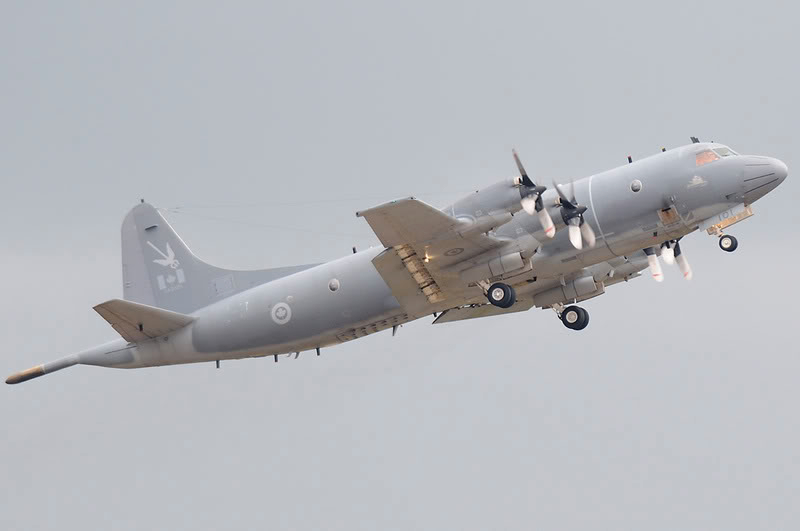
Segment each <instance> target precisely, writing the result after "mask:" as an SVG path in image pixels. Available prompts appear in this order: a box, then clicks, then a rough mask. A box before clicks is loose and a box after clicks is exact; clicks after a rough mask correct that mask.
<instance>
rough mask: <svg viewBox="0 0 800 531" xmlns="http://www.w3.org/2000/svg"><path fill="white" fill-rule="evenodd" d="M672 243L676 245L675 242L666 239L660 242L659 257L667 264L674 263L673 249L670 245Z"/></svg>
mask: <svg viewBox="0 0 800 531" xmlns="http://www.w3.org/2000/svg"><path fill="white" fill-rule="evenodd" d="M673 243H675V244H676V245H677V242H672V241H666V242H664V243H662V244H661V258H663V259H664V263H665V264H667V265H672V264H674V263H675V249H674V248H673V247H672V245H673Z"/></svg>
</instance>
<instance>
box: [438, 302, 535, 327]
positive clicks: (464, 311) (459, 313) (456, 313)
mask: <svg viewBox="0 0 800 531" xmlns="http://www.w3.org/2000/svg"><path fill="white" fill-rule="evenodd" d="M531 308H533V299H525V300H520V301H517V302H516V303H515V304H514V306H512V307H511V308H499V307H497V306H494V305H492V304H481V305H480V306H463V307H461V308H451V309H449V310H446V311H445V312H443V313H442V315H440V316H439V317H437V318H436V320H435V321H434V322H433V324H442V323H452V322H454V321H463V320H465V319H477V318H479V317H491V316H492V315H505V314H507V313H517V312H525V311H528V310H530V309H531Z"/></svg>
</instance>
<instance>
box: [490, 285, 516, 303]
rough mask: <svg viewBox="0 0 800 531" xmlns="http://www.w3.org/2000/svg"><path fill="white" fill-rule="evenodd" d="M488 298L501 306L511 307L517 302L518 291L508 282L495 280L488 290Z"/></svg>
mask: <svg viewBox="0 0 800 531" xmlns="http://www.w3.org/2000/svg"><path fill="white" fill-rule="evenodd" d="M486 298H487V299H489V302H490V303H492V304H493V305H495V306H497V307H499V308H511V306H513V305H514V303H515V302H517V292H516V291H514V288H512V287H511V286H509V285H508V284H505V283H503V282H495V283H494V284H492V285H491V286H490V287H489V291H487V292H486Z"/></svg>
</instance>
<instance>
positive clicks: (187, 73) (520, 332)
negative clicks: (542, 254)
mask: <svg viewBox="0 0 800 531" xmlns="http://www.w3.org/2000/svg"><path fill="white" fill-rule="evenodd" d="M221 4H222V3H219V5H214V4H205V5H201V4H200V3H198V2H186V3H161V2H153V3H149V4H146V5H143V4H140V3H118V4H115V5H111V4H110V3H107V2H100V3H96V4H95V5H92V4H90V3H81V4H78V3H75V2H69V3H67V2H58V3H54V4H52V5H49V4H46V3H37V2H3V3H2V16H0V181H1V182H2V192H3V194H2V198H3V201H2V208H1V209H0V226H1V227H2V234H3V235H2V247H1V248H0V253H1V254H0V258H1V260H0V267H1V268H2V269H1V270H0V271H1V272H2V278H3V282H2V285H3V297H2V303H0V335H2V340H1V341H2V343H0V345H2V349H1V350H2V356H1V357H0V372H2V374H3V376H4V377H5V375H7V374H10V373H11V372H14V371H17V370H20V369H24V368H27V367H30V366H32V365H34V364H37V363H40V362H43V361H47V360H50V359H54V358H57V357H60V356H62V355H65V354H69V353H72V352H74V351H76V350H79V349H82V348H85V347H87V346H91V345H94V344H96V343H100V342H102V341H105V340H109V339H113V338H114V337H115V334H114V332H113V331H112V330H111V329H110V327H109V326H108V325H107V324H106V323H105V322H104V321H103V320H102V319H101V318H100V317H99V316H97V315H95V313H94V312H93V311H92V309H91V307H92V305H94V304H97V303H99V302H101V301H104V300H106V299H109V298H113V297H118V296H120V295H121V280H120V265H119V262H120V260H119V225H120V222H121V220H122V217H123V216H124V214H125V213H126V211H127V209H128V208H130V207H131V206H133V205H134V204H135V202H136V201H138V199H139V198H140V197H144V198H146V199H147V200H149V201H151V202H152V203H154V204H156V205H158V206H160V207H164V208H172V209H174V207H182V208H181V209H180V210H178V211H177V213H173V214H168V217H169V219H170V220H171V221H172V222H173V224H174V226H175V227H176V228H177V229H178V231H179V232H180V233H181V234H182V236H183V237H184V238H185V239H186V241H187V242H188V243H189V245H190V246H191V247H192V248H193V250H194V251H195V252H196V253H197V254H198V255H199V256H201V257H203V258H204V259H206V260H208V261H210V262H212V263H216V264H218V265H222V266H229V267H231V266H233V267H243V268H249V267H271V266H281V265H287V264H294V263H304V262H315V261H322V260H327V259H333V258H336V257H338V256H340V255H343V254H346V253H349V252H350V247H351V246H352V245H357V246H358V247H359V248H364V247H366V246H369V245H375V244H377V240H376V238H374V236H373V235H372V234H371V233H370V231H369V228H368V227H367V225H366V223H364V221H363V220H359V219H356V217H355V216H354V212H355V211H356V210H358V209H363V208H366V207H369V206H372V205H374V204H377V203H380V202H382V201H385V200H388V199H392V198H395V197H401V196H405V195H411V194H413V195H415V196H417V197H420V198H422V199H424V200H427V201H429V202H431V203H433V204H436V205H440V206H442V205H444V204H446V203H448V202H449V201H450V200H453V199H455V198H457V197H459V196H460V195H462V194H464V193H466V192H468V191H470V190H473V189H476V188H478V187H481V186H484V185H487V184H489V183H491V182H494V181H495V180H497V179H499V178H501V177H506V176H509V175H512V174H513V173H514V166H513V162H512V159H511V156H510V150H511V147H512V146H516V147H517V148H518V149H519V150H520V151H521V153H522V155H523V160H524V161H525V163H526V165H527V166H528V168H529V170H530V171H531V173H532V174H534V175H536V176H546V178H547V179H549V178H551V177H558V178H561V179H568V178H569V177H571V176H583V175H588V174H591V173H594V172H598V171H601V170H604V169H607V168H609V167H613V166H616V165H619V164H621V163H624V162H625V157H626V156H627V155H628V154H631V155H633V156H634V157H636V158H639V157H644V156H646V155H648V154H651V153H654V152H656V151H657V150H658V149H659V148H660V147H661V146H662V145H663V146H667V147H673V146H677V145H680V144H684V143H687V142H688V136H689V135H690V134H694V135H699V136H700V137H701V138H702V139H705V140H717V141H721V142H726V143H729V144H730V145H731V146H732V147H733V148H734V149H737V150H740V151H742V152H745V153H754V154H769V155H773V156H776V157H778V158H781V159H782V160H784V161H785V162H786V163H787V164H788V165H789V167H790V176H789V179H788V180H787V181H786V183H784V184H783V185H782V186H781V187H780V188H778V190H777V191H776V192H774V193H773V194H771V195H769V196H768V197H766V198H765V199H763V200H762V201H761V202H759V203H757V204H756V206H755V208H756V211H757V216H756V217H755V218H753V219H752V220H748V221H747V222H746V223H744V224H741V225H739V226H736V227H735V229H734V230H733V231H732V233H733V234H735V235H736V236H737V237H739V241H740V246H739V250H738V251H737V252H736V253H734V254H730V255H728V254H725V253H723V252H721V251H720V250H719V248H718V247H717V243H716V241H715V240H714V239H713V238H711V237H709V236H706V235H704V234H698V235H693V236H691V237H690V238H688V239H687V240H686V241H685V244H684V245H683V247H684V250H685V252H686V253H687V255H688V257H689V258H690V260H691V263H692V265H693V266H694V271H695V280H694V281H693V282H684V281H683V280H682V279H681V278H680V274H679V273H678V271H677V268H674V267H673V268H669V269H668V270H667V274H666V276H667V279H666V281H665V282H664V283H663V284H656V283H655V282H653V281H652V280H651V279H649V278H642V279H638V280H636V281H634V282H633V283H632V284H631V285H623V286H617V287H614V288H611V289H610V290H609V293H608V294H606V295H605V296H603V297H601V298H598V299H595V300H592V301H590V302H588V303H587V304H586V307H587V308H588V309H589V310H590V311H591V313H592V323H591V325H590V327H589V328H588V329H587V330H586V331H584V332H581V333H575V332H571V331H569V330H567V329H565V328H564V327H563V326H562V325H561V324H560V323H559V322H558V321H557V320H556V318H555V316H554V314H553V313H552V312H549V311H548V312H543V311H538V310H532V311H530V312H527V313H523V314H517V315H512V316H507V317H503V318H490V319H487V320H483V321H472V322H466V323H456V324H451V325H444V326H436V327H431V326H430V325H429V324H428V322H427V321H419V322H416V323H413V324H410V325H407V326H405V327H403V328H402V329H401V330H400V332H399V333H398V335H397V337H395V338H392V337H391V334H390V333H389V332H383V333H381V334H377V335H375V336H370V337H368V338H366V339H362V340H359V341H357V342H354V343H350V344H347V345H344V346H339V347H336V348H332V349H327V350H325V351H323V356H322V357H321V358H316V357H315V356H313V355H309V354H304V355H302V356H301V357H300V359H299V360H298V361H294V360H287V359H284V360H281V362H280V363H278V364H275V363H273V362H272V360H271V359H262V360H245V361H238V362H226V363H223V366H222V369H221V370H215V369H214V366H213V364H202V365H193V366H182V367H181V366H179V367H171V368H159V369H141V370H136V371H124V370H110V369H100V368H94V367H76V368H72V369H69V370H67V371H64V372H60V373H58V374H55V375H52V376H48V377H46V378H42V379H39V380H35V381H32V382H30V383H27V384H24V385H20V386H14V387H12V386H5V385H4V386H2V387H0V414H2V421H3V423H2V424H3V431H2V438H1V439H0V470H2V473H0V528H2V529H19V528H22V527H23V526H24V527H26V528H27V527H28V526H32V527H33V528H41V529H101V528H104V529H109V528H113V529H147V528H155V529H159V528H160V529H193V530H196V529H220V528H252V527H255V526H260V527H263V528H270V529H281V528H283V529H320V528H327V529H348V530H350V529H382V528H386V529H411V528H417V529H423V528H426V529H442V528H444V529H489V528H507V529H529V528H532V527H533V528H540V529H588V528H593V529H594V528H599V529H644V528H648V529H664V530H672V529H734V528H736V529H757V528H760V529H790V528H794V529H796V528H797V527H798V525H800V514H799V513H798V508H797V499H798V495H800V480H799V479H798V477H799V476H800V451H799V450H798V443H800V425H798V413H797V409H796V407H797V401H798V397H799V396H800V393H798V390H797V378H798V369H800V361H798V359H797V353H798V352H797V351H798V349H797V341H796V336H795V334H794V333H793V330H792V328H793V327H795V326H796V321H795V317H796V313H794V311H793V305H792V302H793V299H794V298H796V296H797V295H798V287H797V273H796V269H795V268H796V264H797V262H798V258H800V253H799V252H798V249H797V236H796V232H795V229H796V227H797V226H798V221H800V219H798V213H797V209H796V205H797V203H796V200H797V199H796V198H797V197H798V187H797V177H796V176H794V175H792V174H791V170H792V169H793V168H798V167H800V160H798V156H797V154H796V147H797V145H798V136H799V135H800V133H798V131H797V123H798V118H800V116H799V114H800V113H799V111H800V105H798V102H797V94H798V89H799V88H800V86H799V85H800V83H799V82H798V73H797V62H796V61H797V60H796V54H797V51H798V48H799V45H800V37H798V36H797V27H796V18H797V15H798V13H797V11H796V10H795V9H794V8H791V10H790V8H788V7H786V6H787V5H788V3H781V4H775V5H769V3H768V2H748V3H746V4H741V5H737V4H734V3H731V2H702V3H691V4H685V5H684V4H679V3H674V2H666V3H663V2H662V3H658V4H655V3H653V5H647V4H648V3H644V2H630V3H613V4H608V3H606V2H598V3H596V4H594V3H593V4H586V5H581V4H568V3H548V4H537V3H531V2H518V3H506V2H502V3H501V2H492V3H491V4H489V3H482V4H476V5H469V4H466V3H464V2H453V3H439V2H437V3H431V2H421V3H414V2H393V3H377V2H363V3H351V2H347V3H335V4H334V3H329V2H320V3H309V2H303V3H300V2H285V3H280V4H279V3H277V2H275V3H271V4H269V5H264V3H232V4H229V5H226V6H224V7H223V6H222V5H221Z"/></svg>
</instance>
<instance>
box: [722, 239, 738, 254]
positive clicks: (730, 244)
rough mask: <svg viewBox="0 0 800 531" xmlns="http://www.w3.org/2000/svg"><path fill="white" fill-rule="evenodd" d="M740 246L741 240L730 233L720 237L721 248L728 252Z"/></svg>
mask: <svg viewBox="0 0 800 531" xmlns="http://www.w3.org/2000/svg"><path fill="white" fill-rule="evenodd" d="M737 247H739V241H738V240H737V239H736V238H734V237H733V236H731V235H729V234H724V235H722V236H721V237H720V239H719V248H720V249H722V250H723V251H725V252H727V253H732V252H733V251H735V250H736V248H737Z"/></svg>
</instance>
